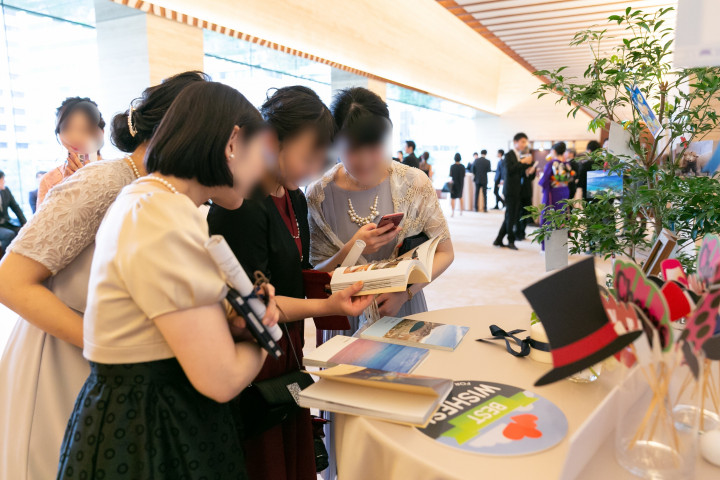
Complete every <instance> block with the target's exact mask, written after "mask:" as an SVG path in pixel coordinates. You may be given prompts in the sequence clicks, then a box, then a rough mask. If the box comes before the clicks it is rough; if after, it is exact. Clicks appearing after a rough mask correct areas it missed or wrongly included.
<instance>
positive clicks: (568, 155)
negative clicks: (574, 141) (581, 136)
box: [565, 148, 578, 198]
mask: <svg viewBox="0 0 720 480" xmlns="http://www.w3.org/2000/svg"><path fill="white" fill-rule="evenodd" d="M565 163H566V164H567V166H568V167H569V168H570V169H571V170H572V171H573V172H574V175H573V176H572V178H571V179H570V183H569V184H568V188H569V189H570V192H569V195H570V196H569V197H568V198H575V193H576V192H577V173H578V162H577V160H575V150H572V149H570V148H568V149H567V150H565Z"/></svg>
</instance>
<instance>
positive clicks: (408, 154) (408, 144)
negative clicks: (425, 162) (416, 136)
mask: <svg viewBox="0 0 720 480" xmlns="http://www.w3.org/2000/svg"><path fill="white" fill-rule="evenodd" d="M402 163H403V164H404V165H407V166H408V167H414V168H420V160H419V159H418V158H417V157H416V156H415V142H413V141H412V140H406V141H405V158H404V159H403V162H402Z"/></svg>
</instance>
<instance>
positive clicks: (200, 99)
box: [145, 82, 265, 187]
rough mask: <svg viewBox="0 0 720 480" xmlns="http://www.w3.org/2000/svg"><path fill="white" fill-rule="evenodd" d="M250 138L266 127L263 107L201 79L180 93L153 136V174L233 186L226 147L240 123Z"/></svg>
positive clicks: (148, 159) (148, 162) (149, 163)
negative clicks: (260, 110)
mask: <svg viewBox="0 0 720 480" xmlns="http://www.w3.org/2000/svg"><path fill="white" fill-rule="evenodd" d="M236 125H237V126H238V127H240V128H241V133H242V135H243V138H245V139H248V138H250V137H252V136H253V135H254V134H256V133H257V132H258V131H260V130H262V129H263V128H264V127H265V122H263V120H262V117H261V116H260V112H258V111H257V109H256V108H255V107H253V106H252V104H251V103H250V102H249V101H248V100H247V99H246V98H245V97H244V96H243V95H242V94H241V93H240V92H238V91H237V90H235V89H234V88H232V87H229V86H227V85H224V84H222V83H217V82H197V83H195V84H194V85H189V86H187V87H186V88H185V89H184V90H183V91H182V92H180V94H179V95H178V96H177V98H176V99H175V101H174V102H173V103H172V105H171V106H170V108H169V109H168V111H167V113H166V114H165V117H164V118H163V120H162V121H161V122H160V125H159V126H158V128H157V131H156V132H155V135H153V137H152V139H151V140H150V145H149V146H148V150H147V153H146V154H145V168H146V169H147V171H148V173H153V172H158V173H161V174H163V175H172V176H175V177H178V178H188V179H193V178H194V179H196V180H197V181H198V182H199V183H200V184H201V185H204V186H206V187H215V186H229V187H231V186H232V185H233V177H232V172H231V171H230V168H229V167H228V164H227V158H226V157H225V148H226V146H227V142H228V140H229V139H230V135H231V133H232V130H233V128H234V127H235V126H236Z"/></svg>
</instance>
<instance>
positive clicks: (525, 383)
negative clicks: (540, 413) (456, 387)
mask: <svg viewBox="0 0 720 480" xmlns="http://www.w3.org/2000/svg"><path fill="white" fill-rule="evenodd" d="M411 318H414V319H418V320H425V321H432V322H440V323H449V324H456V325H465V326H469V327H470V331H469V332H468V333H467V334H466V335H465V338H464V339H463V341H462V342H461V344H460V345H459V346H458V348H457V349H456V350H455V351H454V352H446V351H442V350H430V355H429V356H428V357H427V358H426V359H425V361H424V362H423V363H422V364H420V366H418V368H417V369H415V371H414V372H413V373H416V374H418V375H429V376H436V377H445V378H452V379H453V380H456V381H457V380H483V381H489V382H497V383H504V384H508V385H514V386H517V387H520V388H525V389H527V390H531V391H533V392H535V393H537V394H538V395H541V396H543V397H545V398H547V399H548V400H550V401H552V402H554V403H555V404H556V405H557V406H558V407H560V409H561V410H562V411H563V413H564V414H565V416H566V417H567V420H568V434H567V436H566V437H565V439H564V440H563V441H562V442H561V443H559V444H558V445H556V446H555V447H553V448H550V449H549V450H546V451H544V452H541V453H536V454H533V455H525V456H510V457H499V456H487V455H479V454H474V453H469V452H464V451H461V450H458V449H454V448H452V447H449V446H445V445H442V444H440V443H437V442H436V441H435V440H432V439H431V438H430V437H427V436H426V435H424V434H423V433H421V432H419V431H418V430H417V429H415V428H412V427H408V426H403V425H397V424H392V423H388V422H382V421H378V420H371V419H368V418H365V417H356V416H350V415H336V416H335V423H336V425H335V428H336V430H335V431H336V434H335V438H336V444H335V446H336V452H337V459H338V479H339V480H366V479H382V480H395V479H402V480H405V479H412V480H440V479H442V480H445V479H448V480H450V479H453V480H454V479H480V478H486V479H500V478H502V479H504V480H510V479H519V480H541V479H553V480H554V479H558V478H562V477H563V471H564V470H566V471H565V474H564V475H565V476H564V478H572V477H573V476H575V475H570V474H568V471H570V470H572V471H577V472H581V473H580V474H579V475H577V478H583V479H589V478H593V479H594V478H598V479H600V478H603V479H607V478H612V479H613V480H619V479H624V478H636V477H633V476H631V475H630V474H629V473H627V472H625V471H624V470H623V469H622V468H621V467H620V466H619V465H617V463H616V462H615V459H614V450H613V442H612V437H613V435H608V438H605V439H603V438H598V439H595V441H596V445H595V446H596V448H598V451H597V453H595V454H594V455H593V454H591V453H592V452H590V453H588V455H586V458H585V460H583V459H582V458H581V457H582V456H585V455H578V453H577V452H578V451H579V452H581V453H582V452H583V451H584V450H583V445H577V444H575V443H573V444H572V445H571V438H572V437H573V435H574V434H575V433H576V432H577V431H578V429H580V428H581V426H583V423H584V422H585V421H586V420H587V419H588V418H589V417H590V416H591V414H592V413H593V411H594V410H595V409H596V408H597V407H598V405H600V404H601V402H602V401H603V400H604V399H605V398H606V397H607V396H608V394H609V393H610V392H611V390H612V389H613V387H614V386H615V385H616V384H617V383H618V381H619V378H620V376H621V373H620V369H619V368H618V369H617V370H615V371H612V372H603V373H602V374H601V375H600V378H599V379H598V380H597V381H596V382H594V383H590V384H578V383H573V382H570V381H568V380H562V381H560V382H557V383H554V384H551V385H548V386H545V387H535V386H533V384H534V383H535V381H536V380H537V379H538V378H540V377H541V376H542V374H544V373H545V372H547V371H549V370H550V368H551V365H549V364H543V363H538V362H535V361H534V360H531V359H530V358H529V357H524V358H517V357H513V356H512V355H510V354H509V353H507V351H506V350H505V344H504V342H501V341H497V342H494V343H497V345H493V344H488V343H485V342H476V341H475V339H477V338H483V337H488V336H490V333H489V326H490V325H491V324H496V325H498V326H500V327H501V328H503V329H505V330H512V329H515V328H523V329H528V330H529V326H530V307H528V306H521V305H517V306H482V307H462V308H453V309H447V310H438V311H434V312H426V313H423V314H418V315H412V316H411ZM523 335H525V334H521V335H520V336H521V338H524V336H523ZM607 422H612V425H614V422H615V419H614V418H609V419H607ZM607 422H605V421H603V422H602V423H605V424H607ZM589 423H590V422H589ZM595 423H596V424H597V422H595ZM585 431H587V429H586V428H584V429H583V431H582V432H581V433H584V432H585ZM606 433H607V430H606ZM579 438H581V440H578V442H581V441H582V442H585V440H586V439H587V435H586V436H585V437H579ZM587 443H588V444H590V443H592V441H589V442H587ZM578 446H580V449H578ZM571 447H572V450H571ZM588 448H590V447H588ZM568 453H570V455H571V458H569V459H568ZM566 459H567V460H568V464H569V467H568V466H566ZM586 461H587V465H585V463H586ZM578 462H580V463H578ZM611 472H612V473H611ZM695 478H697V479H704V478H708V479H709V478H720V469H718V468H716V467H713V466H711V465H710V464H708V463H707V462H705V461H704V460H701V459H700V460H698V466H697V469H696V477H695Z"/></svg>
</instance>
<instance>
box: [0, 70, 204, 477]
mask: <svg viewBox="0 0 720 480" xmlns="http://www.w3.org/2000/svg"><path fill="white" fill-rule="evenodd" d="M204 80H205V76H204V74H201V73H199V72H186V73H182V74H179V75H176V76H174V77H172V78H169V79H166V80H165V81H164V82H163V83H162V84H160V85H157V86H154V87H150V88H148V89H147V90H145V91H144V92H143V95H142V97H141V98H139V99H138V100H136V101H135V102H133V104H134V105H135V106H134V108H132V109H130V110H128V111H127V112H125V113H123V114H118V115H117V116H116V117H115V118H114V120H113V125H112V128H113V131H112V139H113V143H114V144H115V145H116V146H117V147H118V148H119V149H120V150H122V151H125V152H128V153H130V155H128V156H126V157H125V158H122V159H118V160H104V161H101V162H97V163H93V164H91V165H88V166H86V167H83V168H82V169H80V170H79V171H78V172H77V173H75V174H74V175H72V176H71V177H69V178H68V179H66V180H65V181H64V182H62V183H60V184H59V185H57V186H56V187H55V188H53V189H52V191H51V192H50V194H49V195H48V196H47V198H46V200H45V203H44V205H43V208H42V209H40V210H38V212H37V214H36V215H35V216H34V217H33V218H32V219H31V220H30V222H29V223H28V224H27V225H26V226H25V228H23V229H22V230H21V231H20V233H19V235H18V237H17V238H16V239H15V241H14V242H13V244H12V245H11V246H10V248H9V252H8V254H7V255H5V257H4V258H3V261H2V263H0V284H2V285H3V288H2V289H0V301H1V302H2V303H3V304H5V305H6V306H8V307H9V308H11V309H12V310H14V311H15V312H17V313H18V314H19V315H20V318H19V319H18V321H17V324H16V325H15V328H14V330H13V332H12V334H11V336H10V339H9V341H8V343H7V346H6V349H5V353H4V354H3V356H2V361H1V362H0V425H2V428H0V479H3V480H4V479H8V480H10V479H12V480H46V479H49V478H54V477H55V475H56V473H57V467H58V457H59V451H60V443H61V442H62V438H63V434H64V432H65V427H66V426H67V421H68V418H69V417H70V413H71V412H72V409H73V405H74V403H75V398H76V397H77V394H78V392H79V391H80V388H81V387H82V384H83V382H84V381H85V379H86V378H87V376H88V373H89V372H90V369H89V367H88V363H87V360H85V359H84V358H83V356H82V346H83V338H82V337H83V326H82V321H83V318H82V317H83V312H84V310H85V303H86V299H87V293H88V278H89V275H90V262H91V260H92V257H93V252H94V250H95V234H96V233H97V230H98V227H99V226H100V221H101V220H102V218H103V216H104V215H105V212H106V211H107V209H108V207H109V206H110V204H111V203H112V202H113V201H114V200H115V197H117V195H118V193H119V192H120V190H121V189H122V188H123V187H124V186H126V185H128V184H129V183H131V182H132V181H133V180H135V179H136V178H137V177H139V176H141V175H144V174H145V168H144V166H143V157H144V156H145V147H146V145H147V142H148V140H149V139H150V137H151V136H152V133H153V131H154V129H155V127H156V126H157V125H158V124H159V123H160V120H162V118H163V116H164V115H165V112H166V111H167V109H168V108H169V107H170V104H171V103H172V101H173V100H174V99H175V97H176V96H177V95H178V94H179V93H180V91H182V90H183V89H184V88H185V87H187V86H188V85H191V84H193V83H198V82H202V81H204ZM131 152H132V153H131Z"/></svg>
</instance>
